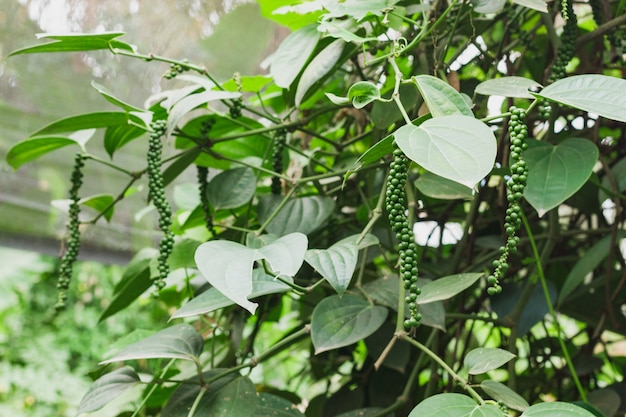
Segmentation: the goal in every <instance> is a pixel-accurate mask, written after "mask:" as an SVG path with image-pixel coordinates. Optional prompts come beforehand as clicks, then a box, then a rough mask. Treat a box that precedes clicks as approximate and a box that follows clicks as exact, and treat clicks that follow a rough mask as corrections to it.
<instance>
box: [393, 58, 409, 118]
mask: <svg viewBox="0 0 626 417" xmlns="http://www.w3.org/2000/svg"><path fill="white" fill-rule="evenodd" d="M389 63H390V64H391V66H392V67H393V70H394V72H395V73H396V85H395V87H394V89H393V94H392V95H391V97H392V98H393V101H394V102H395V103H396V105H397V106H398V109H400V113H401V114H402V117H403V118H404V121H405V122H406V124H408V125H410V124H411V118H410V117H409V115H408V114H407V112H406V110H405V108H404V106H403V105H402V101H400V84H401V83H402V71H400V68H398V64H397V63H396V60H395V59H394V58H393V57H392V58H391V59H389Z"/></svg>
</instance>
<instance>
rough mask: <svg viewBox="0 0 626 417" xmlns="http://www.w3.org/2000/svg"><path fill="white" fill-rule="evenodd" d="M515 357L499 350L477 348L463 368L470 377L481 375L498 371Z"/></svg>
mask: <svg viewBox="0 0 626 417" xmlns="http://www.w3.org/2000/svg"><path fill="white" fill-rule="evenodd" d="M514 357H515V355H514V354H512V353H511V352H509V351H506V350H503V349H497V348H476V349H473V350H472V351H470V352H469V353H468V354H467V356H465V359H464V360H463V366H464V367H465V369H467V373H468V374H470V375H480V374H484V373H486V372H489V371H492V370H494V369H497V368H499V367H501V366H502V365H504V364H505V363H507V362H508V361H510V360H511V359H513V358H514Z"/></svg>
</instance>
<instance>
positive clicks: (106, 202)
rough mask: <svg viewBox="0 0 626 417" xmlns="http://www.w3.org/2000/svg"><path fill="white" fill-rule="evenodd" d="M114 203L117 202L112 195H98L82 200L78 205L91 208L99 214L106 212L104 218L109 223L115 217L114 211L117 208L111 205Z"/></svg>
mask: <svg viewBox="0 0 626 417" xmlns="http://www.w3.org/2000/svg"><path fill="white" fill-rule="evenodd" d="M113 201H115V197H113V196H112V195H109V194H98V195H92V196H89V197H85V198H81V199H80V201H79V202H78V203H79V204H81V205H84V206H87V207H91V208H92V209H94V210H96V211H97V212H98V213H102V212H104V214H103V216H104V218H105V219H106V220H107V221H111V217H113V211H114V209H115V206H112V205H111V204H113ZM105 210H106V211H105Z"/></svg>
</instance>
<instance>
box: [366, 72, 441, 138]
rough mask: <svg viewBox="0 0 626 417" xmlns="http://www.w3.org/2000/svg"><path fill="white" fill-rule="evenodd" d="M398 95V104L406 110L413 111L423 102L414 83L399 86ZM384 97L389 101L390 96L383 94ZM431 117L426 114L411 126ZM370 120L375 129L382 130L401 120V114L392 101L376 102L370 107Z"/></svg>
mask: <svg viewBox="0 0 626 417" xmlns="http://www.w3.org/2000/svg"><path fill="white" fill-rule="evenodd" d="M399 94H400V102H401V103H402V106H403V107H404V108H405V109H406V110H409V109H413V108H415V107H417V105H418V103H421V102H423V100H422V98H421V97H420V95H419V92H418V90H417V87H416V86H415V84H414V83H410V84H402V85H400V90H399ZM384 97H385V98H387V99H389V98H391V94H390V93H387V94H384ZM431 117H432V115H431V114H430V113H427V114H425V115H423V116H421V117H420V118H418V119H417V120H414V121H413V124H415V125H420V124H421V122H420V120H421V121H423V120H426V119H430V118H431ZM370 118H371V119H372V122H373V123H374V125H376V127H377V128H379V129H381V130H383V129H387V128H388V127H389V126H391V124H392V123H394V122H396V121H398V120H400V119H402V113H400V109H399V108H398V105H397V104H396V103H395V102H393V101H392V102H386V101H376V102H374V104H373V105H372V111H371V113H370Z"/></svg>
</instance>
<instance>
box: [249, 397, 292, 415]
mask: <svg viewBox="0 0 626 417" xmlns="http://www.w3.org/2000/svg"><path fill="white" fill-rule="evenodd" d="M252 417H304V414H302V413H301V412H300V410H298V408H296V405H295V404H293V403H292V402H291V401H289V400H286V399H284V398H282V397H279V396H277V395H272V394H267V393H265V392H260V393H259V394H258V400H257V406H256V411H255V412H254V415H253V416H252Z"/></svg>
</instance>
